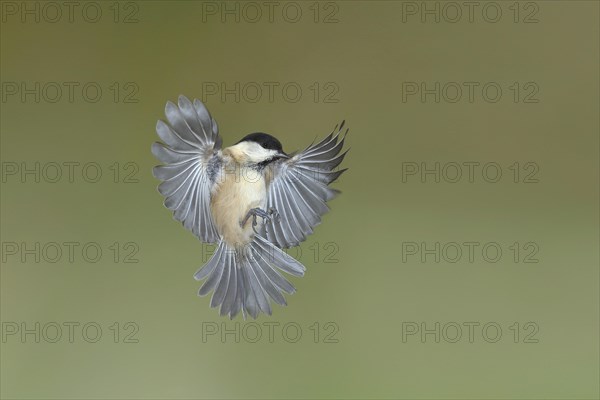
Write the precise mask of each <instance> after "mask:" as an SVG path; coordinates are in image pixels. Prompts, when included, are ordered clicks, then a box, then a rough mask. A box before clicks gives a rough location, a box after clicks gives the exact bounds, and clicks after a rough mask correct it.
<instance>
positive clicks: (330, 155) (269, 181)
mask: <svg viewBox="0 0 600 400" xmlns="http://www.w3.org/2000/svg"><path fill="white" fill-rule="evenodd" d="M165 116H166V119H167V121H168V123H167V122H164V121H162V120H158V122H157V124H156V132H157V134H158V137H159V138H160V139H161V141H162V142H155V143H153V144H152V148H151V150H152V153H153V155H154V156H155V157H156V158H157V159H158V160H159V161H160V162H161V163H162V165H158V166H156V167H154V168H153V175H154V177H156V178H157V179H158V180H160V181H162V182H161V183H160V184H159V185H158V191H159V192H160V193H161V194H162V195H163V196H164V198H165V200H164V205H165V207H166V208H167V209H169V210H171V211H172V212H173V218H174V219H175V220H177V221H180V222H181V223H182V225H183V226H184V227H185V228H186V229H188V230H190V231H192V233H193V234H194V235H195V236H196V237H197V238H198V239H199V240H201V241H202V242H205V243H208V244H214V245H215V246H216V247H215V250H214V253H213V255H212V257H211V258H210V259H209V260H208V262H207V263H206V264H205V265H204V266H202V267H201V268H200V269H199V270H198V271H197V272H196V273H195V274H194V278H195V279H196V280H198V281H202V280H204V283H203V284H202V286H201V287H200V289H199V291H198V295H200V296H205V295H207V294H208V293H210V292H211V291H212V296H211V300H210V306H211V307H212V308H215V307H218V308H219V314H220V315H221V316H225V317H227V316H228V317H229V318H230V319H233V318H234V317H235V316H236V315H238V314H240V313H241V315H242V316H243V318H244V320H245V319H246V316H247V315H249V316H250V317H252V318H253V319H256V318H257V317H258V315H259V314H260V313H264V314H267V315H272V306H271V302H275V303H276V304H279V305H282V306H285V305H287V302H286V299H285V297H284V294H283V293H287V294H290V295H291V294H293V293H295V291H296V289H295V287H294V286H293V285H292V284H291V283H290V282H289V281H288V279H287V278H286V277H284V276H283V275H282V272H283V273H286V274H290V275H292V276H304V272H305V270H306V268H305V267H304V265H302V264H301V263H300V262H299V261H298V260H296V259H294V258H293V257H291V256H290V255H288V254H287V253H286V252H285V251H284V250H285V249H287V248H290V247H294V246H298V245H299V244H300V243H301V242H303V241H304V240H306V238H307V236H309V235H310V234H312V233H313V230H314V228H315V227H316V226H317V225H318V224H319V223H320V222H321V219H322V217H323V215H324V214H325V213H327V212H328V211H329V206H328V204H327V203H328V202H329V201H330V200H332V199H333V198H334V197H336V196H337V195H338V194H339V193H340V192H339V191H338V190H336V189H333V188H331V187H330V186H329V185H330V184H331V183H333V182H334V181H335V180H336V179H338V178H339V177H340V175H342V174H343V173H344V172H345V171H346V170H347V168H345V169H339V168H337V167H338V166H339V165H340V164H341V162H342V161H343V159H344V157H345V156H346V154H347V152H348V150H349V149H346V150H345V151H343V152H342V149H343V148H344V141H345V139H346V135H347V133H348V129H346V131H345V132H344V133H343V134H342V131H343V128H344V121H342V122H341V124H339V126H338V125H336V126H335V128H334V129H333V131H332V132H331V133H330V134H329V135H327V136H326V137H325V138H324V139H322V140H320V141H318V142H316V143H315V141H313V143H311V144H310V145H309V146H308V147H306V148H305V149H304V150H302V151H297V152H294V153H290V154H288V153H286V152H284V151H283V147H282V144H281V142H280V141H279V140H278V139H277V138H275V137H274V136H272V135H270V134H267V133H263V132H255V133H251V134H249V135H246V136H244V137H243V138H242V139H241V140H240V141H238V142H237V143H236V144H234V145H232V146H229V147H225V148H222V144H223V140H222V138H221V136H220V135H219V129H218V126H217V122H216V121H215V119H214V118H213V117H212V116H211V114H210V113H209V111H208V109H207V108H206V106H205V105H204V104H203V103H202V102H201V101H200V100H198V99H194V100H193V102H192V101H190V100H189V99H188V98H187V97H185V96H183V95H180V96H179V98H178V101H177V104H174V103H173V102H171V101H168V102H167V104H166V106H165Z"/></svg>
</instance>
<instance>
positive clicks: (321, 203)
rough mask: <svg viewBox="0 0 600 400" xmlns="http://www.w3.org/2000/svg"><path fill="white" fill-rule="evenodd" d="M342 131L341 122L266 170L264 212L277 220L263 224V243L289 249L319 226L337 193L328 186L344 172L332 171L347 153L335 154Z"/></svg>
mask: <svg viewBox="0 0 600 400" xmlns="http://www.w3.org/2000/svg"><path fill="white" fill-rule="evenodd" d="M343 127H344V122H342V123H341V125H340V127H339V129H338V127H337V125H336V127H335V128H334V129H333V132H331V134H329V136H327V137H326V138H325V139H323V140H322V141H320V142H319V143H317V144H313V145H310V146H309V147H308V148H306V149H305V150H304V151H302V152H300V153H298V154H296V155H295V156H293V157H292V158H290V159H288V160H283V161H279V162H276V163H274V164H272V166H271V167H270V168H271V173H272V176H273V178H272V181H271V183H270V185H269V189H268V198H267V209H269V208H274V209H275V210H277V212H278V213H279V217H280V218H276V219H275V220H274V219H271V220H269V221H268V222H266V224H265V229H266V236H267V239H268V240H269V241H271V242H272V243H274V244H275V245H277V246H278V247H280V248H288V247H293V246H297V245H298V244H300V242H303V241H304V240H306V237H307V236H308V235H310V234H311V233H312V232H313V228H314V227H315V226H316V225H318V224H319V223H320V222H321V216H322V215H323V214H325V213H326V212H327V211H329V207H328V206H327V204H326V203H327V202H328V201H329V200H331V199H333V198H334V197H335V196H336V195H337V194H338V193H339V192H338V191H337V190H335V189H332V188H330V187H329V184H330V183H332V182H333V181H335V180H336V179H337V178H339V176H340V175H341V174H342V173H343V172H344V171H346V169H343V170H339V171H333V169H334V168H336V167H337V166H338V165H339V164H340V163H341V162H342V160H343V159H344V157H345V155H346V153H347V152H348V151H347V150H346V151H345V152H344V153H342V154H339V153H340V151H341V149H342V147H343V146H344V140H345V139H346V133H348V130H346V132H345V133H344V137H343V138H342V139H341V140H339V141H338V138H339V136H340V133H341V131H342V128H343ZM336 129H337V132H336ZM334 133H335V136H334Z"/></svg>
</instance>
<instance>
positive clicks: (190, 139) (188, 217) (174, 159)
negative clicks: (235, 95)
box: [152, 96, 222, 243]
mask: <svg viewBox="0 0 600 400" xmlns="http://www.w3.org/2000/svg"><path fill="white" fill-rule="evenodd" d="M165 115H166V117H167V120H168V121H169V124H170V126H169V125H168V124H166V123H165V122H163V121H161V120H159V121H158V122H157V124H156V132H157V133H158V136H159V137H160V138H161V139H162V141H163V142H164V144H163V143H160V142H156V143H153V144H152V154H154V156H155V157H156V158H158V159H159V160H160V161H162V162H163V163H164V164H165V165H159V166H157V167H154V169H153V174H154V176H155V177H156V178H158V179H160V180H161V181H163V182H162V183H161V184H160V185H159V186H158V191H159V192H160V193H161V194H162V195H163V196H164V197H165V203H164V204H165V207H167V208H168V209H169V210H171V211H173V218H175V219H176V220H177V221H181V222H182V223H183V226H184V227H185V228H186V229H189V230H191V231H192V232H193V233H194V235H196V236H197V237H198V238H199V239H200V240H202V241H203V242H206V243H216V242H217V241H218V240H219V234H218V233H217V229H216V228H215V223H214V221H213V219H212V215H211V211H210V190H211V187H212V185H213V184H214V182H215V180H216V178H217V176H218V174H219V173H220V171H221V168H222V160H221V156H220V151H219V150H220V149H221V143H222V139H221V137H220V136H219V131H218V127H217V123H216V122H215V120H214V119H213V118H212V117H211V116H210V113H209V112H208V110H207V109H206V107H205V106H204V104H202V102H200V101H199V100H197V99H195V100H194V103H193V104H192V103H191V102H190V100H189V99H188V98H187V97H185V96H179V101H178V106H176V105H175V104H173V103H171V102H170V101H169V102H167V105H166V107H165Z"/></svg>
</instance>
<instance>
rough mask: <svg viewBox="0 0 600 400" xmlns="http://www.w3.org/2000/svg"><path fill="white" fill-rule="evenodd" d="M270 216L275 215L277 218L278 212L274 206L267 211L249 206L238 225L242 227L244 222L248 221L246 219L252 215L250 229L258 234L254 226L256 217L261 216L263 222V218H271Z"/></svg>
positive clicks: (256, 223)
mask: <svg viewBox="0 0 600 400" xmlns="http://www.w3.org/2000/svg"><path fill="white" fill-rule="evenodd" d="M271 216H275V218H276V219H279V213H278V212H277V210H275V209H274V208H269V211H268V212H267V211H265V210H263V209H260V208H258V207H256V208H251V209H250V210H249V211H248V213H247V214H246V216H245V217H244V220H243V221H241V222H240V226H241V227H244V225H246V222H248V219H249V218H250V217H252V230H253V231H254V233H256V234H258V232H257V231H256V226H257V225H258V222H257V221H256V217H261V218H262V219H263V222H264V221H265V220H267V221H269V220H271Z"/></svg>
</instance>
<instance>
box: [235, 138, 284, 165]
mask: <svg viewBox="0 0 600 400" xmlns="http://www.w3.org/2000/svg"><path fill="white" fill-rule="evenodd" d="M240 145H243V146H241V147H240V150H241V151H242V152H244V153H245V154H246V156H247V157H248V161H252V162H255V163H259V162H262V161H265V160H268V159H269V158H271V157H273V156H275V155H276V154H277V150H268V149H265V148H263V147H262V146H261V145H259V144H258V143H253V142H242V143H240V144H239V145H238V146H240Z"/></svg>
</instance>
